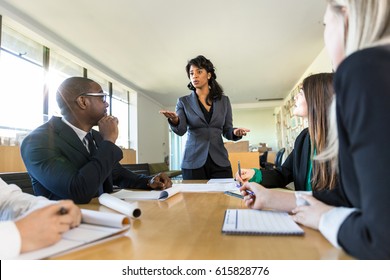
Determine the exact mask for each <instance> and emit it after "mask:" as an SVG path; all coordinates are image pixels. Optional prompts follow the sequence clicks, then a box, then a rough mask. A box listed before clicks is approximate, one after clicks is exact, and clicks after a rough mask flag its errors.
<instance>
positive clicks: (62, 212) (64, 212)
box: [58, 206, 68, 215]
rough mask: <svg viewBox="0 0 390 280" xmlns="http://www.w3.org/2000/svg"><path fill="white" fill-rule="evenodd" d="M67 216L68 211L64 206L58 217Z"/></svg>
mask: <svg viewBox="0 0 390 280" xmlns="http://www.w3.org/2000/svg"><path fill="white" fill-rule="evenodd" d="M65 214H68V209H66V208H65V207H64V206H62V207H61V208H60V210H59V211H58V215H65Z"/></svg>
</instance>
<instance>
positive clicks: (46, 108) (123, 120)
mask: <svg viewBox="0 0 390 280" xmlns="http://www.w3.org/2000/svg"><path fill="white" fill-rule="evenodd" d="M0 27H1V40H2V41H1V42H0V44H1V50H0V77H1V79H0V98H1V100H3V101H4V103H3V106H2V108H1V110H0V145H19V144H20V142H21V141H22V140H23V138H24V137H25V136H26V135H27V134H28V133H29V132H30V131H31V130H33V129H35V128H37V127H38V126H40V125H41V124H43V123H44V122H45V121H47V120H48V119H50V118H51V117H52V116H60V115H61V112H60V110H59V108H58V105H57V100H56V92H57V89H58V86H59V85H60V84H61V83H62V82H63V81H64V80H65V79H66V78H68V77H71V76H79V77H80V76H83V75H84V71H85V72H86V73H87V74H88V78H90V79H92V80H94V81H96V82H97V83H99V85H100V86H101V87H102V89H103V91H105V92H108V93H110V94H111V96H112V98H111V99H107V102H108V104H109V105H110V106H109V109H108V111H109V112H110V114H113V115H114V116H116V117H118V119H119V136H118V140H117V142H116V144H117V145H118V146H120V147H122V148H130V143H131V145H132V147H131V148H133V149H136V148H137V141H136V137H137V131H136V130H137V119H136V117H133V118H130V117H129V116H130V115H131V116H136V112H137V108H136V106H137V105H136V104H137V103H136V92H134V91H133V90H131V89H129V88H127V87H126V86H123V85H121V84H119V83H116V82H112V81H111V78H110V77H107V76H105V75H104V74H103V73H102V72H100V71H99V70H96V69H93V70H90V69H87V68H84V67H83V66H82V65H79V64H78V63H75V62H74V61H72V60H71V59H69V58H68V57H66V54H63V51H62V50H60V49H59V50H52V49H48V48H47V47H45V46H43V45H41V44H39V43H37V42H35V41H34V40H31V39H29V38H27V37H25V36H24V35H22V34H20V33H18V32H17V31H15V30H13V29H12V28H9V27H7V26H5V25H2V26H0ZM47 53H49V54H50V55H49V56H47V55H45V54H47ZM44 57H48V58H47V59H46V61H44ZM69 57H70V56H69ZM45 65H46V66H45ZM45 89H48V90H46V92H47V94H48V95H47V98H45ZM131 100H133V103H134V104H133V105H131V104H132V103H131ZM130 120H131V122H130ZM130 131H132V133H131V134H132V137H133V139H132V141H131V142H130Z"/></svg>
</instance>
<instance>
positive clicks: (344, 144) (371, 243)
mask: <svg viewBox="0 0 390 280" xmlns="http://www.w3.org/2000/svg"><path fill="white" fill-rule="evenodd" d="M367 69H369V71H367ZM334 84H335V91H336V96H337V99H336V100H337V102H336V106H337V124H338V136H339V171H340V182H341V188H342V189H343V190H344V192H345V194H346V196H347V198H348V200H349V201H351V204H352V206H353V207H354V208H357V209H358V211H355V212H353V213H352V214H351V215H349V216H348V217H347V219H346V220H345V221H344V222H343V223H342V225H341V227H340V229H339V232H338V242H339V244H340V245H341V247H342V248H343V249H344V250H345V251H346V252H348V253H349V254H351V255H353V256H354V257H357V258H361V259H390V238H389V234H390V215H389V213H390V183H389V177H388V176H387V174H389V159H390V149H389V139H390V129H389V123H390V45H387V46H382V47H375V48H368V49H364V50H361V51H358V52H355V53H353V54H352V55H350V56H349V57H347V58H346V59H345V60H344V61H343V62H342V63H341V64H340V65H339V67H338V68H337V71H336V74H335V79H334Z"/></svg>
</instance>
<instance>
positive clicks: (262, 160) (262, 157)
mask: <svg viewBox="0 0 390 280" xmlns="http://www.w3.org/2000/svg"><path fill="white" fill-rule="evenodd" d="M267 157H268V151H265V152H264V153H263V154H262V155H260V156H259V164H260V167H262V168H265V164H266V163H267Z"/></svg>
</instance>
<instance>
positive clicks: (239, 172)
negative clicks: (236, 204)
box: [238, 161, 242, 186]
mask: <svg viewBox="0 0 390 280" xmlns="http://www.w3.org/2000/svg"><path fill="white" fill-rule="evenodd" d="M238 176H240V179H241V164H240V161H238ZM241 185H242V183H241V181H240V186H241Z"/></svg>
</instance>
